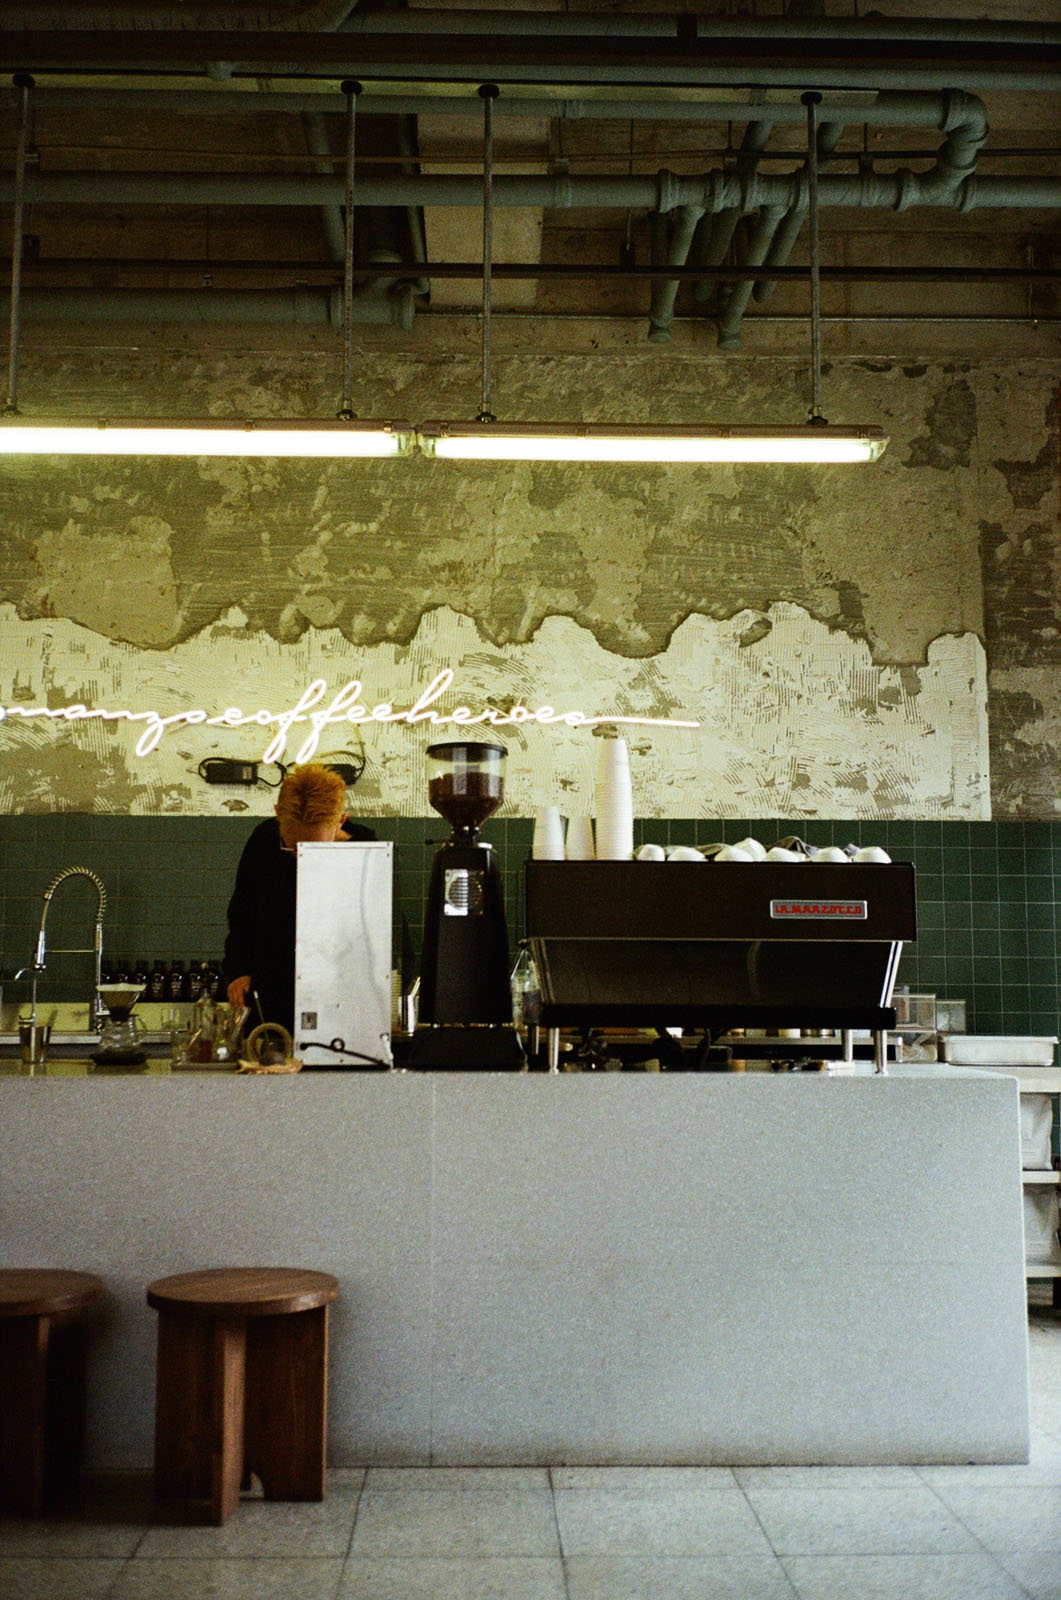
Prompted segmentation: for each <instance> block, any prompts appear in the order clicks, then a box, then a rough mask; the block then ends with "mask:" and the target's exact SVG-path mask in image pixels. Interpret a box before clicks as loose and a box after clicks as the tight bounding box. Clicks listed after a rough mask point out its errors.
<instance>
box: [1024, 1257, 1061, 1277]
mask: <svg viewBox="0 0 1061 1600" xmlns="http://www.w3.org/2000/svg"><path fill="white" fill-rule="evenodd" d="M1024 1276H1025V1277H1026V1278H1061V1263H1058V1262H1056V1261H1030V1260H1029V1261H1026V1262H1025V1263H1024Z"/></svg>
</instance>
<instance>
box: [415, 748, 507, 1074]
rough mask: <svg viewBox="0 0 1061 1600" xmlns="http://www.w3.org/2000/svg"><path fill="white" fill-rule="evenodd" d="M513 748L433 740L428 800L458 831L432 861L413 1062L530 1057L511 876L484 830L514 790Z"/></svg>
mask: <svg viewBox="0 0 1061 1600" xmlns="http://www.w3.org/2000/svg"><path fill="white" fill-rule="evenodd" d="M506 754H507V752H506V750H505V747H504V745H499V744H468V743H453V744H433V745H429V746H428V750H427V776H428V783H427V795H428V799H429V800H430V802H431V805H432V806H433V808H434V809H435V810H436V811H437V812H438V813H439V814H440V815H441V816H443V817H445V819H446V821H447V822H448V823H449V825H450V828H451V829H452V832H451V834H450V837H449V839H448V840H447V842H446V843H445V844H444V845H442V846H441V848H440V849H439V850H437V851H436V852H435V859H434V863H433V865H432V868H431V882H430V885H429V888H428V896H427V915H426V918H425V923H424V946H423V954H422V956H421V962H420V1011H419V1023H418V1026H417V1030H416V1034H415V1035H414V1038H413V1042H412V1047H411V1049H410V1053H409V1065H410V1066H411V1067H420V1068H439V1069H461V1068H472V1069H475V1068H478V1069H481V1070H485V1071H503V1070H505V1069H519V1068H521V1067H522V1065H523V1047H522V1045H521V1044H520V1039H519V1035H518V1033H517V1032H516V1029H515V1027H514V1025H513V1021H512V993H511V988H510V985H509V960H508V931H507V928H506V925H505V906H504V897H503V894H502V889H501V874H500V872H499V871H498V866H497V861H496V859H495V856H494V851H493V847H492V846H491V845H489V844H487V843H486V842H485V841H484V840H482V839H480V838H479V829H480V827H481V826H482V824H483V823H484V822H485V821H486V819H487V817H489V816H491V815H492V814H493V813H494V812H495V811H496V810H497V808H498V806H499V805H500V804H501V801H502V799H503V798H504V791H505V784H504V776H503V763H504V760H505V756H506Z"/></svg>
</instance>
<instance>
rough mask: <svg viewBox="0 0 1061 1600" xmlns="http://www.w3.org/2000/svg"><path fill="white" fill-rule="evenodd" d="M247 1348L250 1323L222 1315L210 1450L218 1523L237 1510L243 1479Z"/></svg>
mask: <svg viewBox="0 0 1061 1600" xmlns="http://www.w3.org/2000/svg"><path fill="white" fill-rule="evenodd" d="M246 1350H247V1324H246V1322H245V1321H244V1320H243V1318H232V1319H229V1318H227V1317H226V1318H224V1319H222V1318H220V1317H219V1318H218V1319H217V1321H216V1322H215V1323H214V1348H213V1364H214V1396H213V1417H214V1425H213V1447H212V1449H211V1452H210V1509H211V1513H212V1518H213V1521H214V1522H216V1523H218V1524H221V1523H222V1522H224V1520H225V1518H226V1517H227V1516H228V1515H229V1514H230V1513H231V1512H232V1511H234V1510H235V1508H236V1504H237V1502H238V1500H239V1490H240V1483H241V1481H242V1479H243V1451H244V1443H243V1427H244V1423H243V1413H244V1405H245V1398H244V1389H245V1385H246V1365H247V1363H246Z"/></svg>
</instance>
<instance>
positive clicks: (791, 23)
mask: <svg viewBox="0 0 1061 1600" xmlns="http://www.w3.org/2000/svg"><path fill="white" fill-rule="evenodd" d="M19 25H20V24H16V26H19ZM27 25H28V24H27ZM32 25H33V26H36V27H39V26H40V22H39V21H37V22H36V23H34V24H32ZM342 31H343V32H344V33H357V34H365V33H368V34H373V33H412V34H416V35H418V36H419V35H423V34H440V33H441V34H462V35H466V34H471V35H480V34H481V35H485V36H487V37H489V36H491V35H495V34H509V35H518V36H523V37H527V36H533V35H543V36H545V37H547V38H565V37H576V38H577V37H599V38H609V39H616V38H619V39H648V38H652V39H675V38H677V39H759V40H770V41H774V40H777V41H782V42H792V43H798V42H799V41H800V40H803V39H830V40H850V41H852V42H854V41H859V40H865V41H868V40H888V41H889V42H905V43H915V42H917V43H931V42H938V43H943V44H953V42H954V41H955V39H957V38H962V39H966V38H967V39H969V40H971V41H973V42H975V43H977V44H1023V45H1036V44H1047V43H1053V44H1061V28H1058V27H1051V26H1050V25H1049V24H1047V23H1042V22H989V21H976V20H970V21H968V22H967V21H964V20H961V21H959V20H957V19H956V18H954V17H938V18H931V17H920V18H907V17H886V16H881V15H880V14H879V13H876V14H871V15H869V16H863V17H811V16H806V15H800V16H788V17H755V16H747V15H743V14H742V15H740V16H735V17H734V16H718V15H704V14H692V13H690V12H687V11H682V12H678V11H677V10H675V11H669V12H666V11H664V12H655V13H653V12H641V13H638V12H624V13H615V12H586V11H564V12H556V11H521V10H519V9H516V8H513V9H511V10H507V9H506V10H485V9H484V10H461V9H459V8H454V9H452V10H441V9H434V8H432V9H431V10H422V9H419V8H417V9H414V10H410V11H361V10H358V11H354V12H352V14H351V15H350V17H349V18H348V19H347V21H345V22H344V23H343V24H342Z"/></svg>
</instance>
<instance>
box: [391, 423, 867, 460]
mask: <svg viewBox="0 0 1061 1600" xmlns="http://www.w3.org/2000/svg"><path fill="white" fill-rule="evenodd" d="M417 438H418V440H419V443H420V448H421V450H423V451H424V453H425V455H429V456H437V457H442V458H445V459H447V460H463V461H620V462H623V461H628V462H635V461H644V462H675V463H679V462H712V461H737V462H822V463H830V462H836V463H841V462H858V461H876V459H877V457H878V456H879V455H881V454H882V453H883V451H884V447H885V446H886V444H887V443H888V436H887V434H886V433H884V431H883V430H882V429H881V428H841V427H832V426H831V425H830V424H828V423H806V424H804V425H803V426H800V427H795V428H780V427H762V428H749V427H739V428H738V427H733V428H728V427H723V428H695V427H683V426H666V425H662V426H660V427H646V428H640V427H628V426H611V425H608V424H592V425H586V426H576V425H570V426H567V425H563V424H550V423H543V422H522V423H512V424H508V423H500V422H497V423H494V422H487V423H483V422H425V423H422V424H421V426H420V427H419V428H418V429H417Z"/></svg>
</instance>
